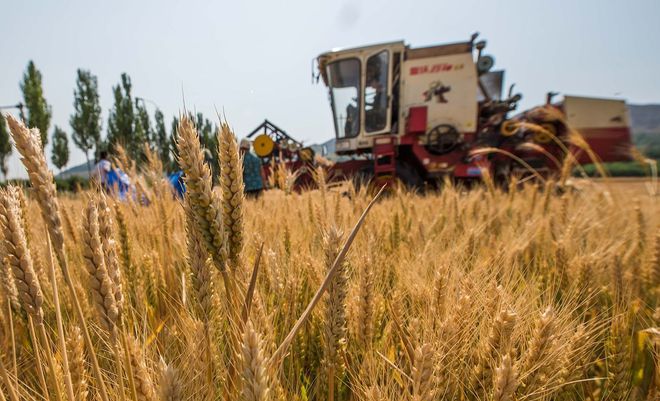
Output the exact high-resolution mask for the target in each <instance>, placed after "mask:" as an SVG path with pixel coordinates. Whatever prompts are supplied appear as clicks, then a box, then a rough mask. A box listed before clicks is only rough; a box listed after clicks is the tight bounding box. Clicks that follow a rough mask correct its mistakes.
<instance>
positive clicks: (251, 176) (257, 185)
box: [240, 139, 264, 198]
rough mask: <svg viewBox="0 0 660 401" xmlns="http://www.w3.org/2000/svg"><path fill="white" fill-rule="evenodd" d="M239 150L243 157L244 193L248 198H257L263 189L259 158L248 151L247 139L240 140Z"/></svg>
mask: <svg viewBox="0 0 660 401" xmlns="http://www.w3.org/2000/svg"><path fill="white" fill-rule="evenodd" d="M240 150H241V156H242V157H243V183H244V184H245V195H246V196H247V197H249V198H258V197H259V196H260V195H261V193H262V192H263V190H264V179H263V176H262V170H261V160H259V158H258V157H257V156H255V155H253V154H252V153H251V152H250V141H248V140H247V139H242V140H241V145H240Z"/></svg>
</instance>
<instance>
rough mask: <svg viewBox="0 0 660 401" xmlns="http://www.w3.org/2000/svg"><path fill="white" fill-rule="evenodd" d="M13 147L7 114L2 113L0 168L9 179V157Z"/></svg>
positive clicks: (0, 125)
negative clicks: (6, 118) (6, 119)
mask: <svg viewBox="0 0 660 401" xmlns="http://www.w3.org/2000/svg"><path fill="white" fill-rule="evenodd" d="M11 152H12V147H11V140H10V139H9V127H7V122H6V121H5V116H4V115H3V114H2V113H0V170H1V171H2V175H3V176H4V177H5V179H7V172H8V169H7V159H9V156H10V155H11Z"/></svg>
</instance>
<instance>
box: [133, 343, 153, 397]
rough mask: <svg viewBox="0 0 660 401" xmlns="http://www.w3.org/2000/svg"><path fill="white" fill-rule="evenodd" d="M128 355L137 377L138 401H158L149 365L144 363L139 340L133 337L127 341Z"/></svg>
mask: <svg viewBox="0 0 660 401" xmlns="http://www.w3.org/2000/svg"><path fill="white" fill-rule="evenodd" d="M127 340H128V341H127V346H128V347H127V348H128V350H129V351H128V353H129V354H130V360H131V365H132V370H133V373H134V375H135V388H136V390H137V399H138V401H157V400H158V398H157V396H156V389H155V387H154V383H153V381H152V380H151V376H150V375H149V371H148V370H147V365H146V364H145V363H144V352H143V351H142V349H141V347H140V345H139V344H138V342H137V340H135V339H134V338H132V337H129V338H128V339H127Z"/></svg>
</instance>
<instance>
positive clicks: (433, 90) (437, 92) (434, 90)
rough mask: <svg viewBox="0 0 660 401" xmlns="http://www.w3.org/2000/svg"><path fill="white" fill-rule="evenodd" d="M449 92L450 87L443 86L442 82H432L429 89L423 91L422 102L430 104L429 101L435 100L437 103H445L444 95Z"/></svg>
mask: <svg viewBox="0 0 660 401" xmlns="http://www.w3.org/2000/svg"><path fill="white" fill-rule="evenodd" d="M449 91H451V86H449V85H444V84H443V83H442V81H433V82H431V84H430V85H429V89H428V90H426V91H424V93H423V96H424V101H425V102H430V101H431V99H433V98H435V100H436V102H437V103H447V98H445V93H447V92H449Z"/></svg>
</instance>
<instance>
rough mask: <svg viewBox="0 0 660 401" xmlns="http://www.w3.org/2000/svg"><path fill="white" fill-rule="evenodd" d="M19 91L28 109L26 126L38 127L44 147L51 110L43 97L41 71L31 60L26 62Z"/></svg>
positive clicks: (46, 140)
mask: <svg viewBox="0 0 660 401" xmlns="http://www.w3.org/2000/svg"><path fill="white" fill-rule="evenodd" d="M21 91H22V92H23V99H24V102H25V106H26V107H27V110H28V116H27V123H28V126H30V127H37V128H39V131H41V143H42V145H43V147H44V148H45V147H46V144H47V143H48V128H50V118H51V116H52V110H51V107H50V106H49V105H48V103H46V99H44V93H43V88H42V85H41V72H39V70H37V67H35V65H34V62H33V61H32V60H30V62H29V63H28V66H27V69H26V70H25V73H24V74H23V81H22V82H21Z"/></svg>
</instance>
